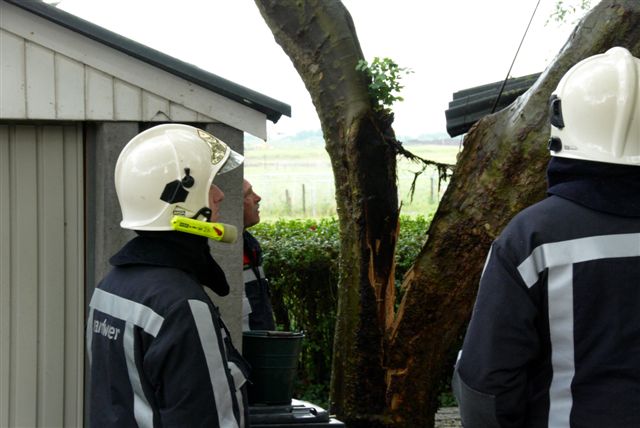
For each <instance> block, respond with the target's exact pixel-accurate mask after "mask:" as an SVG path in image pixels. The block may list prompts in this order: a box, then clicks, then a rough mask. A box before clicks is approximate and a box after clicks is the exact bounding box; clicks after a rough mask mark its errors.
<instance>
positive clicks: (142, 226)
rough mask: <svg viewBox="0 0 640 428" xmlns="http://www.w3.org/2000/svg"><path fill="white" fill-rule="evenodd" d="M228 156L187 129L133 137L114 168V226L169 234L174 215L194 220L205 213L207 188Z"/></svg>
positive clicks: (163, 128) (158, 129)
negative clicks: (119, 214) (117, 204)
mask: <svg viewBox="0 0 640 428" xmlns="http://www.w3.org/2000/svg"><path fill="white" fill-rule="evenodd" d="M231 152H232V150H231V149H230V148H229V147H228V146H227V145H226V144H225V143H224V142H222V141H221V140H219V139H218V138H216V137H214V136H213V135H211V134H209V133H208V132H206V131H203V130H201V129H198V128H195V127H193V126H189V125H182V124H164V125H158V126H155V127H153V128H149V129H147V130H146V131H143V132H141V133H140V134H138V135H136V136H135V137H133V138H132V139H131V141H129V142H128V143H127V145H126V146H125V147H124V149H123V150H122V152H121V153H120V156H119V157H118V161H117V162H116V169H115V186H116V193H117V195H118V201H119V202H120V209H121V211H122V221H121V222H120V226H121V227H122V228H124V229H135V230H172V227H171V218H172V217H173V216H174V215H182V216H186V217H194V216H196V214H197V213H198V212H199V211H200V210H201V209H202V208H208V204H209V201H208V195H209V187H210V186H211V183H212V182H213V179H214V177H215V176H216V174H217V173H218V171H220V169H221V168H222V167H223V166H224V165H225V163H226V161H227V159H228V158H229V156H230V154H231ZM189 177H191V178H189Z"/></svg>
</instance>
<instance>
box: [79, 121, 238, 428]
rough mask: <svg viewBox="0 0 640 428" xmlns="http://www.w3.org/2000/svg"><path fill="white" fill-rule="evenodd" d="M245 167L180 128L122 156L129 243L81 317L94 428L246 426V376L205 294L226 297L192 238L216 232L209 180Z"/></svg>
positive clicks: (211, 141) (119, 176) (225, 150)
mask: <svg viewBox="0 0 640 428" xmlns="http://www.w3.org/2000/svg"><path fill="white" fill-rule="evenodd" d="M241 162H242V157H241V156H240V155H238V154H237V153H235V152H234V151H233V150H231V149H230V148H229V147H228V146H227V145H226V144H225V143H224V142H222V141H220V140H218V139H217V138H216V137H214V136H212V135H211V134H209V133H207V132H205V131H203V130H200V129H197V128H194V127H192V126H187V125H180V124H166V125H159V126H156V127H153V128H150V129H148V130H146V131H144V132H142V133H140V134H138V135H137V136H135V137H134V138H133V139H132V140H131V141H129V143H128V144H127V145H126V146H125V148H124V149H123V150H122V152H121V153H120V156H119V158H118V161H117V163H116V169H115V186H116V192H117V195H118V200H119V202H120V207H121V210H122V222H121V223H120V226H121V227H122V228H124V229H131V230H134V231H135V232H136V234H137V236H136V237H135V238H133V239H132V240H131V241H129V242H128V243H127V244H126V245H124V247H123V248H122V249H121V250H120V251H119V252H118V253H116V254H115V255H114V256H113V257H112V258H111V259H110V263H111V265H112V266H113V267H112V269H111V271H110V272H109V273H108V275H107V276H106V277H105V278H104V279H103V280H102V281H101V282H100V284H99V285H98V287H97V288H96V290H95V292H94V294H93V296H92V298H91V303H90V305H89V317H88V322H87V349H88V354H89V360H90V367H91V368H90V388H91V390H90V399H89V405H90V424H91V426H94V427H103V426H105V427H106V426H113V427H125V426H141V427H159V426H208V427H224V428H227V427H243V426H245V425H246V424H245V421H246V420H247V415H248V408H247V405H246V394H245V387H244V384H245V377H246V374H247V370H246V366H245V363H244V361H243V360H242V357H241V356H240V354H239V353H238V352H237V351H236V350H235V348H234V347H233V345H232V343H231V339H230V335H229V332H228V331H227V329H226V327H225V325H224V323H223V321H222V319H221V317H220V314H219V312H218V309H217V308H216V307H215V306H214V304H213V303H212V302H211V300H210V299H209V297H208V296H207V294H206V293H205V290H204V289H203V286H205V287H209V288H210V289H212V290H213V291H214V292H216V293H217V294H219V295H221V296H224V295H226V294H228V292H229V285H228V284H227V281H226V278H225V275H224V272H223V271H222V269H221V268H220V266H219V265H218V264H217V263H216V261H215V260H214V259H213V258H212V257H211V255H210V252H209V245H208V241H207V238H206V237H205V236H201V234H199V233H197V232H199V231H201V230H208V229H207V227H210V226H212V223H210V222H209V221H210V219H211V215H212V210H211V208H212V207H213V205H214V204H215V203H217V202H219V199H220V195H219V194H218V192H217V190H216V188H213V187H211V185H212V182H213V179H214V177H215V176H216V175H217V174H220V173H223V172H226V171H228V170H230V169H233V168H235V167H237V166H238V165H239V164H240V163H241ZM218 226H222V225H218ZM218 229H221V228H220V227H218ZM216 230H217V229H216ZM228 232H229V233H231V232H232V228H229V229H228ZM223 240H224V239H223Z"/></svg>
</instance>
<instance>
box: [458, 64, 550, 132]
mask: <svg viewBox="0 0 640 428" xmlns="http://www.w3.org/2000/svg"><path fill="white" fill-rule="evenodd" d="M540 74H541V73H535V74H529V75H527V76H523V77H518V78H512V79H509V80H507V83H506V84H505V85H504V89H503V90H502V94H501V95H500V100H499V101H498V104H497V106H496V108H495V111H499V110H501V109H503V108H505V107H507V106H508V105H509V104H511V103H512V102H513V101H515V99H516V98H518V97H519V96H520V95H522V94H523V93H525V92H526V91H527V90H528V89H529V88H530V87H531V86H532V85H533V84H534V83H535V82H536V80H538V77H540ZM503 82H504V81H502V80H501V81H498V82H494V83H488V84H486V85H481V86H475V87H473V88H469V89H463V90H461V91H458V92H455V93H454V94H453V100H452V101H451V102H450V103H449V109H447V110H446V111H445V116H446V118H447V132H448V133H449V135H450V136H451V137H455V136H457V135H461V134H464V133H465V132H467V131H468V130H469V129H470V128H471V126H472V125H473V124H474V123H476V122H477V121H478V120H480V119H482V118H483V117H484V116H486V115H488V114H491V113H492V109H493V107H494V104H495V102H496V99H497V97H498V94H499V93H500V88H501V87H502V84H503Z"/></svg>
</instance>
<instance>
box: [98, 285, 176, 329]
mask: <svg viewBox="0 0 640 428" xmlns="http://www.w3.org/2000/svg"><path fill="white" fill-rule="evenodd" d="M89 306H90V307H91V308H93V309H97V310H99V311H100V312H103V313H105V314H108V315H110V316H112V317H115V318H118V319H121V320H124V321H126V322H130V323H132V324H134V325H136V326H138V327H140V328H141V329H143V330H144V331H145V332H147V333H149V334H150V335H152V336H153V337H156V336H157V335H158V332H159V331H160V328H161V327H162V323H163V322H164V318H163V317H161V316H160V315H158V314H157V313H155V312H154V311H153V309H151V308H149V307H147V306H145V305H143V304H141V303H138V302H134V301H133V300H128V299H125V298H123V297H120V296H116V295H115V294H111V293H109V292H107V291H104V290H101V289H99V288H96V290H95V291H94V293H93V297H92V298H91V303H89Z"/></svg>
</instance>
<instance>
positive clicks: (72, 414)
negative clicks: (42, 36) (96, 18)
mask: <svg viewBox="0 0 640 428" xmlns="http://www.w3.org/2000/svg"><path fill="white" fill-rule="evenodd" d="M41 53H42V52H41V51H38V52H34V55H36V56H37V55H40V54H41ZM44 63H45V64H46V63H47V62H46V60H45V61H44ZM83 221H84V203H83V144H82V131H81V127H80V125H77V126H8V125H0V426H2V427H5V426H7V427H14V426H15V427H18V426H19V427H36V426H46V427H55V426H81V425H82V412H83V409H82V403H83V366H84V349H83V330H84V307H85V304H84V272H83V269H84V268H83V260H84V256H83V254H84V244H83V242H84V223H83Z"/></svg>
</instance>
